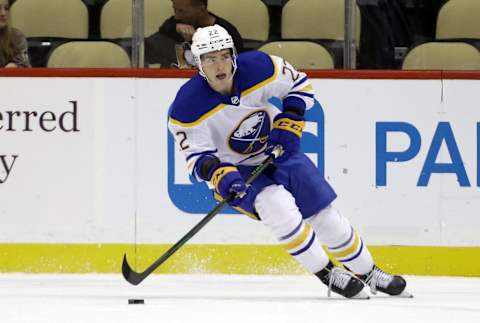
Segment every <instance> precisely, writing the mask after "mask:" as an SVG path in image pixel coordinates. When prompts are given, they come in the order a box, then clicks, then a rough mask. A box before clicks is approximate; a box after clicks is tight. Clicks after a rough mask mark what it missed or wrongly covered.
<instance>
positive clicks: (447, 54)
mask: <svg viewBox="0 0 480 323" xmlns="http://www.w3.org/2000/svg"><path fill="white" fill-rule="evenodd" d="M402 69H404V70H479V69H480V51H479V50H478V49H477V48H476V47H474V46H472V45H470V44H467V43H462V42H430V43H424V44H421V45H419V46H416V47H414V48H413V49H411V50H410V51H409V52H408V53H407V55H406V56H405V59H404V61H403V65H402Z"/></svg>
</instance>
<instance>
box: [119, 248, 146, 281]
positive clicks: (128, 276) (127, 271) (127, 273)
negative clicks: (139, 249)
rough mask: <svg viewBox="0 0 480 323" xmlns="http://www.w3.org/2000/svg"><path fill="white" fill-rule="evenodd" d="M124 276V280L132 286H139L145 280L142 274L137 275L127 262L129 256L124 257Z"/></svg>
mask: <svg viewBox="0 0 480 323" xmlns="http://www.w3.org/2000/svg"><path fill="white" fill-rule="evenodd" d="M122 274H123V278H125V280H126V281H127V282H129V283H130V284H132V285H138V284H140V283H141V282H142V280H144V279H145V277H143V275H142V274H139V273H137V272H136V271H134V270H133V269H132V268H131V267H130V265H129V264H128V261H127V254H125V255H124V256H123V263H122Z"/></svg>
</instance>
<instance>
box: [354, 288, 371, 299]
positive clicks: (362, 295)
mask: <svg viewBox="0 0 480 323" xmlns="http://www.w3.org/2000/svg"><path fill="white" fill-rule="evenodd" d="M350 299H370V296H369V295H368V294H367V292H365V291H364V290H363V289H362V290H361V291H360V292H359V293H358V294H357V295H355V296H352V297H350Z"/></svg>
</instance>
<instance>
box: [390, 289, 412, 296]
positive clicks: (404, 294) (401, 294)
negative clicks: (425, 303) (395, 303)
mask: <svg viewBox="0 0 480 323" xmlns="http://www.w3.org/2000/svg"><path fill="white" fill-rule="evenodd" d="M393 297H399V298H413V294H410V293H409V292H408V291H406V290H403V292H402V293H400V294H398V295H395V296H393Z"/></svg>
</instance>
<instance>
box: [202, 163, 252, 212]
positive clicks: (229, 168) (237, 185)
mask: <svg viewBox="0 0 480 323" xmlns="http://www.w3.org/2000/svg"><path fill="white" fill-rule="evenodd" d="M208 177H209V178H210V184H212V185H213V186H214V187H215V192H216V193H218V194H220V195H221V196H222V198H224V199H225V198H227V197H229V196H230V194H232V193H234V194H235V198H234V199H233V200H232V201H231V202H230V203H229V205H230V206H238V205H240V203H241V202H242V201H243V199H245V198H246V196H247V195H248V193H249V192H250V189H249V187H248V186H247V184H246V183H245V181H244V179H243V177H242V175H240V173H239V172H238V169H237V167H235V165H233V164H230V163H220V164H218V165H216V166H215V167H213V168H212V169H211V170H210V173H209V174H208Z"/></svg>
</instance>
